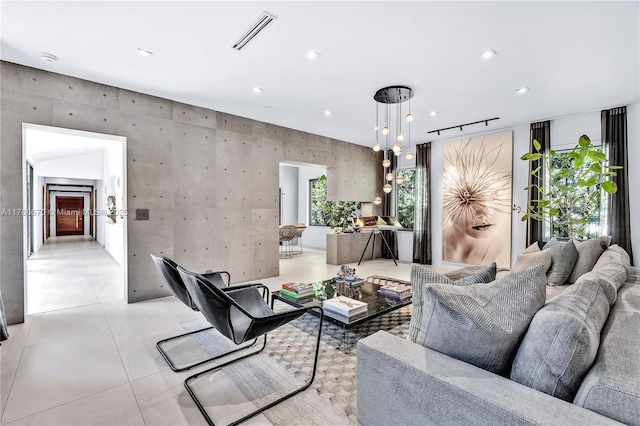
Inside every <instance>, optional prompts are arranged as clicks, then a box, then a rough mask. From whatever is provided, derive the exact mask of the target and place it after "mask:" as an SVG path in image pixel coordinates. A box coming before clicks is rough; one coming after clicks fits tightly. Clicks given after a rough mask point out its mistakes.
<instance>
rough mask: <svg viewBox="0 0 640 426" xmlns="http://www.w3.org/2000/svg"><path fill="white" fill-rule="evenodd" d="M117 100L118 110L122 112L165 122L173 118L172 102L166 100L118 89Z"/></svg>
mask: <svg viewBox="0 0 640 426" xmlns="http://www.w3.org/2000/svg"><path fill="white" fill-rule="evenodd" d="M118 100H119V109H120V111H123V112H132V113H136V114H140V115H143V116H149V117H157V118H164V119H166V120H171V119H172V118H173V102H171V101H170V100H168V99H162V98H157V97H155V96H149V95H145V94H143V93H137V92H131V91H129V90H125V89H120V94H119V96H118Z"/></svg>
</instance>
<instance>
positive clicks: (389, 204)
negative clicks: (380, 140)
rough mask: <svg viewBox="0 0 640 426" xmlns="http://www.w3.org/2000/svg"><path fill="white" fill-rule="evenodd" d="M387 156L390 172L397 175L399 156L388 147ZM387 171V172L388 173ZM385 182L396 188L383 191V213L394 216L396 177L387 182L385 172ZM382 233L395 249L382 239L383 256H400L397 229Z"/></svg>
mask: <svg viewBox="0 0 640 426" xmlns="http://www.w3.org/2000/svg"><path fill="white" fill-rule="evenodd" d="M387 158H388V159H389V160H391V166H390V167H389V170H388V172H391V173H393V175H394V176H395V175H396V172H397V168H398V157H396V156H395V155H394V154H393V151H392V150H390V149H388V150H387ZM388 172H387V173H388ZM384 182H385V183H390V184H391V186H393V187H394V190H393V191H391V192H390V193H388V194H385V193H383V195H384V196H383V199H382V203H383V204H382V215H383V216H393V212H394V210H395V206H394V204H395V203H394V201H395V190H396V188H395V184H396V181H395V178H394V179H393V180H392V181H391V182H387V178H386V173H385V179H384ZM382 235H384V238H385V239H386V240H387V243H389V247H390V248H391V250H393V251H392V252H391V251H389V249H387V246H386V245H385V244H384V242H382V241H380V244H382V257H383V258H385V259H392V258H393V257H395V258H396V259H397V258H398V238H397V236H396V232H395V231H382ZM392 253H393V257H392V256H391V254H392Z"/></svg>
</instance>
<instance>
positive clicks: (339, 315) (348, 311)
mask: <svg viewBox="0 0 640 426" xmlns="http://www.w3.org/2000/svg"><path fill="white" fill-rule="evenodd" d="M322 308H323V309H324V312H325V313H326V314H327V315H329V316H330V317H332V318H335V319H338V320H340V321H342V322H345V323H350V322H353V321H355V320H358V319H360V318H364V317H366V316H367V309H368V305H367V304H366V303H365V302H361V301H360V300H355V299H351V298H349V297H346V296H338V297H334V298H332V299H327V300H325V301H324V302H323V303H322Z"/></svg>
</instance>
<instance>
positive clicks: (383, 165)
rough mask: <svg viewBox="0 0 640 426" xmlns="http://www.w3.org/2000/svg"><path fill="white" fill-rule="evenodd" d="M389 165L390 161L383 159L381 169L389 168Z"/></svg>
mask: <svg viewBox="0 0 640 426" xmlns="http://www.w3.org/2000/svg"><path fill="white" fill-rule="evenodd" d="M390 165H391V160H389V159H388V158H385V159H384V160H382V167H389V166H390Z"/></svg>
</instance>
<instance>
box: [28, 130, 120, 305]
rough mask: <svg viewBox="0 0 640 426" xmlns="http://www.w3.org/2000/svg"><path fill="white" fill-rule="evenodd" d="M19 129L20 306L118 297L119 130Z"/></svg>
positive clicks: (102, 300)
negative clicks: (115, 132)
mask: <svg viewBox="0 0 640 426" xmlns="http://www.w3.org/2000/svg"><path fill="white" fill-rule="evenodd" d="M22 135H23V138H22V141H23V142H22V148H23V160H24V163H25V165H26V167H24V168H23V170H24V175H23V206H24V214H23V218H24V223H23V225H24V226H23V231H24V247H25V250H24V276H25V312H26V314H27V315H28V314H34V313H39V312H47V311H53V310H59V309H67V308H75V307H79V306H85V305H91V304H95V303H103V302H109V301H112V300H123V299H124V298H125V295H126V294H127V273H126V272H127V256H126V251H127V244H126V243H127V223H126V220H125V219H126V218H125V215H126V211H127V210H126V209H127V206H126V200H127V196H126V138H124V137H121V136H115V135H105V134H100V133H93V132H84V131H78V130H72V129H63V128H58V127H49V126H41V125H36V124H29V123H23V132H22ZM114 212H115V214H113V213H114Z"/></svg>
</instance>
